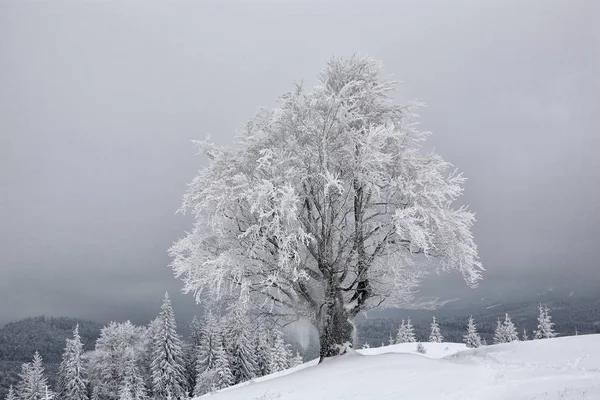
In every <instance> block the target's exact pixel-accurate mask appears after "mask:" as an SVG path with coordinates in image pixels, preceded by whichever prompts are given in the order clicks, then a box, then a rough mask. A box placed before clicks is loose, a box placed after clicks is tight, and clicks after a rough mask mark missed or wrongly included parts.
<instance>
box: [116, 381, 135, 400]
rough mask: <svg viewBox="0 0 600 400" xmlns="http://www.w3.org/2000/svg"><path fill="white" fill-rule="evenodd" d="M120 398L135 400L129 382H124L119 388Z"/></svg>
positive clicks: (121, 399)
mask: <svg viewBox="0 0 600 400" xmlns="http://www.w3.org/2000/svg"><path fill="white" fill-rule="evenodd" d="M119 400H134V397H133V394H132V392H131V388H130V387H129V385H128V384H127V383H123V384H122V385H121V387H120V388H119Z"/></svg>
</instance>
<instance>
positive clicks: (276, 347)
mask: <svg viewBox="0 0 600 400" xmlns="http://www.w3.org/2000/svg"><path fill="white" fill-rule="evenodd" d="M290 358H291V357H290V351H289V350H288V348H287V346H286V345H285V342H284V341H283V334H282V333H281V332H280V331H276V332H275V342H274V343H273V352H272V355H271V367H270V369H271V373H273V372H279V371H283V370H284V369H287V368H289V367H290Z"/></svg>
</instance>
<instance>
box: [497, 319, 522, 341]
mask: <svg viewBox="0 0 600 400" xmlns="http://www.w3.org/2000/svg"><path fill="white" fill-rule="evenodd" d="M517 340H519V336H518V335H517V328H515V325H514V324H513V322H512V320H511V319H510V317H509V316H508V314H505V316H504V321H500V319H498V324H497V326H496V330H495V331H494V344H498V343H510V342H515V341H517Z"/></svg>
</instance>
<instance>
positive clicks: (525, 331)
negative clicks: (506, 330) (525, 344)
mask: <svg viewBox="0 0 600 400" xmlns="http://www.w3.org/2000/svg"><path fill="white" fill-rule="evenodd" d="M526 340H529V337H528V336H527V329H523V341H526Z"/></svg>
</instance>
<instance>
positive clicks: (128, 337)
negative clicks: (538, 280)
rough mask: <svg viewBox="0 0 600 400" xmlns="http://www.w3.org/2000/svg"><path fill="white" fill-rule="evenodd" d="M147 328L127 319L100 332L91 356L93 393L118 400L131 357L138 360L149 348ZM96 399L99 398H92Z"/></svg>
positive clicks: (102, 398)
mask: <svg viewBox="0 0 600 400" xmlns="http://www.w3.org/2000/svg"><path fill="white" fill-rule="evenodd" d="M146 336H147V330H146V329H145V328H144V327H138V326H135V325H133V324H132V323H131V322H129V321H127V322H124V323H116V322H111V323H109V324H108V325H107V326H105V327H104V328H102V330H101V331H100V337H99V338H98V340H97V341H96V347H95V350H94V351H93V352H91V354H90V355H89V362H88V371H89V378H90V381H91V383H92V387H93V388H94V389H93V390H94V391H93V395H94V396H92V397H96V398H97V399H100V400H118V399H119V391H120V389H121V386H122V385H123V382H124V380H125V378H126V376H127V374H128V366H129V364H130V362H129V361H128V358H130V357H131V356H132V354H133V355H135V358H136V363H137V364H139V363H141V358H142V356H143V355H144V352H145V349H146V340H145V337H146ZM92 400H95V399H92Z"/></svg>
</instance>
